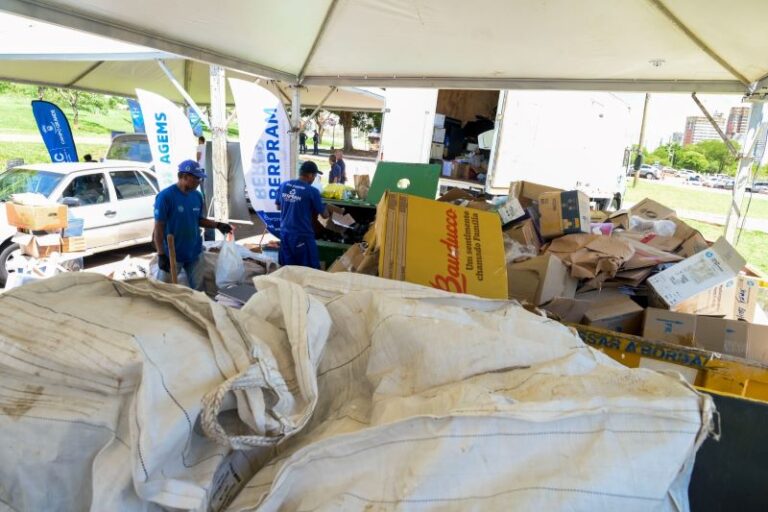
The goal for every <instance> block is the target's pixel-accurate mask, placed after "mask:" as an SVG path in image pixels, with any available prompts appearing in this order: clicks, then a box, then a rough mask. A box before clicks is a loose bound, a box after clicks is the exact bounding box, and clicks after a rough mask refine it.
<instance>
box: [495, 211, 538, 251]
mask: <svg viewBox="0 0 768 512" xmlns="http://www.w3.org/2000/svg"><path fill="white" fill-rule="evenodd" d="M504 235H505V236H507V237H509V238H511V239H512V240H514V241H516V242H517V243H519V244H520V245H530V246H532V247H535V248H536V250H537V251H539V250H541V239H540V238H539V235H538V233H537V232H536V226H535V225H534V223H533V220H532V219H530V218H527V219H524V220H522V221H519V222H515V223H514V224H512V225H511V226H509V227H508V228H506V229H505V230H504Z"/></svg>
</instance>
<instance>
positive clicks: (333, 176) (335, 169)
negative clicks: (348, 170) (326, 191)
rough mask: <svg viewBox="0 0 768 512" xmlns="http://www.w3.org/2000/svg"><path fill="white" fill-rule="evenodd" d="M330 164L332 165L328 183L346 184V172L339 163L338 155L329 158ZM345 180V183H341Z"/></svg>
mask: <svg viewBox="0 0 768 512" xmlns="http://www.w3.org/2000/svg"><path fill="white" fill-rule="evenodd" d="M328 163H330V164H331V172H330V173H329V174H328V183H344V181H346V176H344V171H342V170H341V166H340V165H339V162H338V161H337V160H336V155H330V156H329V157H328ZM342 179H344V181H341V180H342Z"/></svg>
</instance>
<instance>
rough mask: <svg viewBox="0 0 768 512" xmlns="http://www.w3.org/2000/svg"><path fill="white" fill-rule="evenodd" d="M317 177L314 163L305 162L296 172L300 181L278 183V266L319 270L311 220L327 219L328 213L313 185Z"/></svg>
mask: <svg viewBox="0 0 768 512" xmlns="http://www.w3.org/2000/svg"><path fill="white" fill-rule="evenodd" d="M318 174H323V173H322V172H320V170H319V169H318V168H317V164H315V162H312V161H306V162H304V163H303V164H301V168H300V169H299V179H296V180H289V181H285V182H283V183H281V184H280V190H279V192H278V194H277V199H276V200H275V204H276V205H277V209H278V210H280V253H279V254H278V261H279V263H280V265H300V266H303V267H311V268H320V256H319V253H318V250H317V242H315V230H314V228H313V226H312V223H313V220H314V219H315V218H317V216H318V215H320V216H322V217H323V218H325V219H327V218H328V217H329V216H330V215H331V213H330V211H329V208H328V206H326V205H325V203H323V200H322V199H321V198H320V192H319V191H318V190H317V189H316V188H315V187H313V186H312V183H313V182H314V181H315V178H316V177H317V175H318Z"/></svg>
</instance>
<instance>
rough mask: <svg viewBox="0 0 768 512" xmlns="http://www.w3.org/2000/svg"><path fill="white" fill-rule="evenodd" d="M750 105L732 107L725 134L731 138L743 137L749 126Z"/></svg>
mask: <svg viewBox="0 0 768 512" xmlns="http://www.w3.org/2000/svg"><path fill="white" fill-rule="evenodd" d="M749 111H750V108H749V107H731V112H730V113H729V114H728V124H727V125H726V128H725V134H726V135H727V136H728V138H729V139H741V138H743V136H744V135H745V134H746V133H747V129H748V128H749Z"/></svg>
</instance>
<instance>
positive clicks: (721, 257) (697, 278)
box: [647, 238, 745, 309]
mask: <svg viewBox="0 0 768 512" xmlns="http://www.w3.org/2000/svg"><path fill="white" fill-rule="evenodd" d="M744 263H745V261H744V258H742V257H741V255H739V253H738V252H736V249H734V248H733V247H732V246H731V245H730V244H729V243H728V242H726V241H725V239H724V238H720V239H719V240H718V241H717V242H715V244H714V245H712V247H710V248H709V249H707V250H705V251H702V252H700V253H698V254H695V255H693V256H691V257H690V258H687V259H685V260H683V261H681V262H679V263H677V264H676V265H674V266H672V267H670V268H668V269H667V270H664V271H663V272H659V273H658V274H656V275H655V276H651V277H650V278H648V281H647V282H648V284H649V285H650V287H651V289H652V290H653V292H654V293H655V294H656V295H657V296H658V297H659V298H660V299H661V300H662V301H663V303H664V304H665V305H666V307H667V308H670V309H674V307H675V306H677V305H678V304H680V303H681V302H683V301H685V300H686V299H689V298H691V297H694V296H696V295H698V294H700V293H702V292H705V291H707V290H709V289H710V288H713V287H715V286H718V285H720V284H724V283H725V282H726V281H728V280H729V279H733V278H734V277H736V275H737V274H738V273H739V271H740V270H741V268H742V267H743V266H744Z"/></svg>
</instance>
